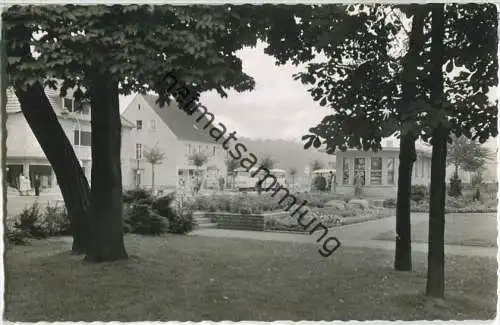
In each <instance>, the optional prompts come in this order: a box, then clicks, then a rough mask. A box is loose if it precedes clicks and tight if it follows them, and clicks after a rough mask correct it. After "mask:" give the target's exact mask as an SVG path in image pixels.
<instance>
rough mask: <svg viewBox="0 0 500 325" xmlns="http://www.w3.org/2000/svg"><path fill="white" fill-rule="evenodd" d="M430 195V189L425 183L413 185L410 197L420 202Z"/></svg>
mask: <svg viewBox="0 0 500 325" xmlns="http://www.w3.org/2000/svg"><path fill="white" fill-rule="evenodd" d="M428 196H429V190H428V189H427V186H425V185H412V187H411V192H410V197H411V200H412V201H415V202H417V203H420V202H421V201H423V200H425V199H426V198H427V197H428Z"/></svg>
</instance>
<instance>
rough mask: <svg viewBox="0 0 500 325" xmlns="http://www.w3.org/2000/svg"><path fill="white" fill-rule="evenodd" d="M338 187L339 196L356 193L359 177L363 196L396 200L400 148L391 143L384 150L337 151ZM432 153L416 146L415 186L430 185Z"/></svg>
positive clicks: (420, 146)
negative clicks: (356, 183)
mask: <svg viewBox="0 0 500 325" xmlns="http://www.w3.org/2000/svg"><path fill="white" fill-rule="evenodd" d="M336 157H337V168H336V182H335V183H336V188H335V191H336V192H337V193H340V194H353V193H354V187H355V186H354V184H355V180H356V176H359V178H358V179H359V181H360V183H361V187H362V193H363V196H366V197H381V198H395V197H396V194H397V188H398V169H399V146H396V145H394V142H392V141H388V142H386V143H385V145H384V146H383V147H382V150H381V151H378V152H373V151H362V150H347V151H345V152H341V151H339V152H337V154H336ZM430 170H431V151H430V149H429V148H427V147H425V146H422V145H418V146H417V160H416V161H415V163H414V165H413V174H412V184H413V185H425V186H429V184H430V178H431V175H430Z"/></svg>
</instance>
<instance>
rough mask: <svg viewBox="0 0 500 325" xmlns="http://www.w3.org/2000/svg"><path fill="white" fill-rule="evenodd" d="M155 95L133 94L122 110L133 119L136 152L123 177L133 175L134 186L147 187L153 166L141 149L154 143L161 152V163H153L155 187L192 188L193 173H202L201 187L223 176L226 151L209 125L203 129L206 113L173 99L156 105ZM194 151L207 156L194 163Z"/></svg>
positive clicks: (194, 174)
mask: <svg viewBox="0 0 500 325" xmlns="http://www.w3.org/2000/svg"><path fill="white" fill-rule="evenodd" d="M157 99H158V97H157V96H154V95H149V94H137V95H136V96H135V97H134V98H133V99H132V101H131V102H130V104H129V105H128V106H127V108H126V109H125V110H124V111H123V112H122V116H123V117H124V118H126V119H127V120H129V121H131V122H132V123H135V128H134V130H133V139H134V140H133V141H134V142H135V143H134V146H135V152H136V157H135V158H136V166H135V168H134V169H133V172H132V174H130V175H124V177H128V178H131V179H133V180H134V182H135V184H136V186H140V187H143V188H149V187H151V186H152V183H153V179H152V177H153V175H152V174H153V167H152V165H151V164H150V163H149V162H148V161H147V159H146V158H145V157H144V152H145V151H147V150H151V149H152V148H154V147H156V148H157V149H158V150H159V151H160V152H162V153H163V154H164V155H165V158H164V159H163V161H162V162H161V164H158V165H155V167H154V174H155V175H154V178H155V179H154V184H155V188H156V189H158V190H161V189H164V188H165V189H169V188H172V189H173V188H176V187H177V186H179V185H180V186H183V187H186V188H192V186H194V184H193V182H194V181H195V177H196V175H201V176H202V177H203V179H204V180H205V182H204V187H208V188H216V187H217V186H218V181H219V179H220V178H225V177H226V165H225V159H226V156H227V153H226V151H225V150H224V148H223V147H222V144H221V143H222V142H219V143H218V142H217V141H215V140H214V139H213V138H212V137H211V136H210V134H209V130H210V129H209V128H207V129H203V126H204V125H205V124H207V123H209V121H208V120H207V118H206V116H204V115H201V117H200V116H198V115H196V116H195V115H192V116H190V115H187V114H186V113H185V112H184V111H182V110H181V109H179V107H178V105H177V103H176V102H175V101H172V102H171V103H170V104H165V105H164V106H163V107H160V105H159V104H158V103H157ZM198 117H199V118H200V120H198V121H197V119H198ZM195 153H202V154H203V155H205V156H206V157H207V162H206V163H205V164H204V165H203V166H201V167H199V166H195V165H194V161H193V160H192V159H191V158H192V155H193V154H195Z"/></svg>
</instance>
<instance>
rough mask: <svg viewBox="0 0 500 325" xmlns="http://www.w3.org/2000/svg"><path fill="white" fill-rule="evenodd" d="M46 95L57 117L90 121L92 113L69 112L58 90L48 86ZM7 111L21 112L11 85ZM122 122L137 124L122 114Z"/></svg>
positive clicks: (129, 126)
mask: <svg viewBox="0 0 500 325" xmlns="http://www.w3.org/2000/svg"><path fill="white" fill-rule="evenodd" d="M44 91H45V95H47V99H48V100H49V102H50V105H51V106H52V109H53V110H54V113H56V115H57V117H59V118H65V119H70V120H74V119H75V118H78V120H79V121H80V122H85V121H86V122H89V121H90V114H88V115H83V114H79V113H72V112H68V111H67V110H65V109H64V108H63V107H62V105H61V104H62V101H61V97H60V96H59V92H58V91H57V90H54V89H51V88H49V87H46V88H45V89H44ZM6 111H7V113H18V112H21V103H20V102H19V99H18V98H17V96H16V94H15V92H14V89H12V88H11V87H9V88H7V104H6ZM121 122H122V126H125V127H127V128H133V127H135V124H134V123H132V122H130V121H129V120H127V119H126V118H124V117H123V116H121Z"/></svg>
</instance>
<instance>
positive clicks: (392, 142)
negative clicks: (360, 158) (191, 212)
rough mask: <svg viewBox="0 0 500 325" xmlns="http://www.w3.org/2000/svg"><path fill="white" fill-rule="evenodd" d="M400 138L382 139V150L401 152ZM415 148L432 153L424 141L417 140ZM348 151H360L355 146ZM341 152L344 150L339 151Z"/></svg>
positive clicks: (425, 153)
mask: <svg viewBox="0 0 500 325" xmlns="http://www.w3.org/2000/svg"><path fill="white" fill-rule="evenodd" d="M399 141H400V140H399V139H397V138H395V137H391V138H386V139H383V140H382V143H381V145H382V150H381V151H396V152H399ZM415 149H416V151H417V153H420V154H423V155H424V156H429V157H430V155H431V154H432V147H431V146H430V145H428V144H426V143H424V142H422V141H416V142H415ZM320 151H325V149H320ZM347 151H359V150H358V149H355V148H350V149H347ZM338 152H339V153H341V152H342V151H338Z"/></svg>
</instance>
